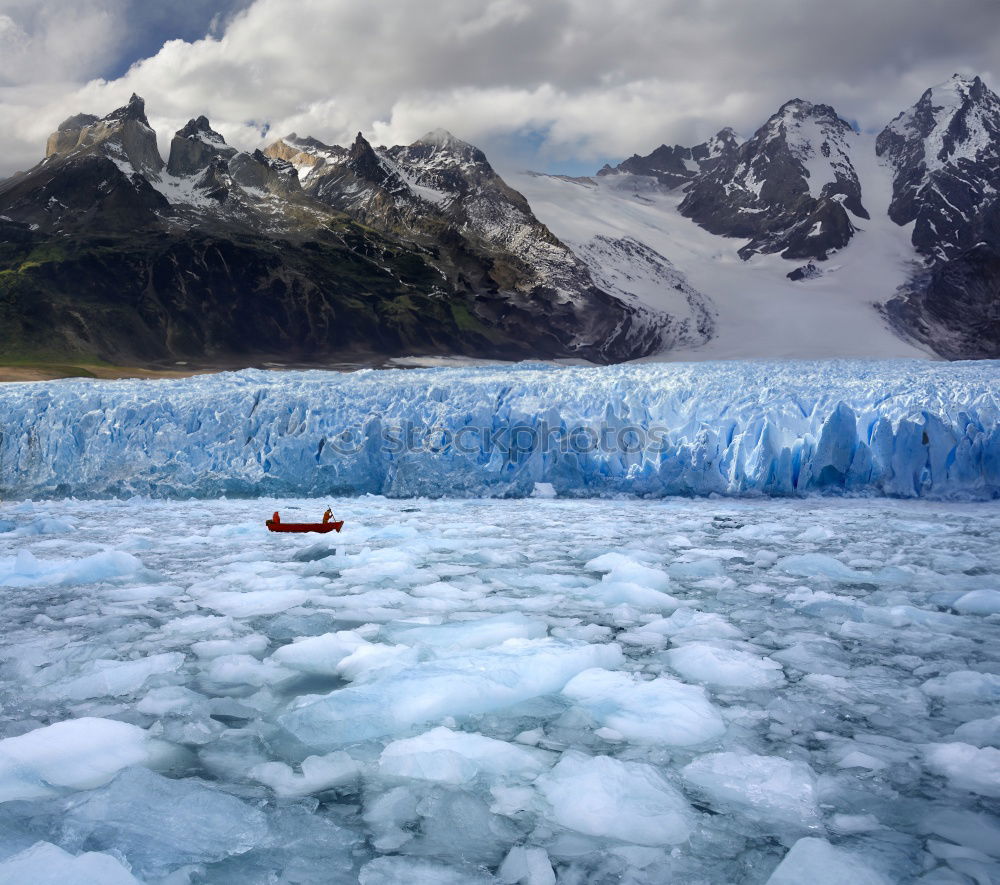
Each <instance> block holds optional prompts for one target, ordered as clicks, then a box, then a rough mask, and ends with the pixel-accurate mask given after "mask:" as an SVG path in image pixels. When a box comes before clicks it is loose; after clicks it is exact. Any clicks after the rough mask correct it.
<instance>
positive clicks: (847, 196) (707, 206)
mask: <svg viewBox="0 0 1000 885" xmlns="http://www.w3.org/2000/svg"><path fill="white" fill-rule="evenodd" d="M855 135H856V133H855V132H854V129H853V128H852V127H851V125H850V124H849V123H847V122H846V121H845V120H842V119H841V118H840V117H839V116H838V115H837V112H836V111H835V110H834V109H833V108H831V107H830V106H829V105H824V104H813V103H812V102H808V101H803V100H802V99H799V98H795V99H792V100H791V101H787V102H785V104H783V105H782V106H781V107H780V108H779V109H778V112H777V113H776V114H774V115H773V116H771V117H770V118H769V119H768V120H767V122H766V123H765V124H764V125H763V126H761V127H760V129H758V130H757V131H756V132H755V133H754V135H753V137H752V138H751V139H750V140H749V141H747V142H745V143H744V144H743V145H741V146H740V147H739V148H738V149H736V150H729V149H723V150H722V151H720V153H719V154H718V158H717V159H716V160H715V161H714V163H712V164H711V165H706V167H705V169H704V170H703V171H702V172H700V173H698V174H697V175H696V176H695V177H694V180H693V181H692V182H691V184H690V185H689V187H688V190H687V195H686V196H685V198H684V201H683V202H682V203H681V206H680V209H681V212H682V213H683V214H685V215H687V216H688V217H689V218H691V219H693V220H694V221H696V222H697V223H698V224H700V225H701V226H702V227H704V228H705V229H706V230H709V231H711V232H712V233H715V234H721V235H723V236H731V237H743V238H748V239H749V240H750V242H748V243H747V244H746V245H745V246H743V248H742V249H740V250H739V254H740V256H741V257H743V258H749V257H750V256H751V255H753V254H754V253H757V252H781V254H782V256H783V257H784V258H790V259H796V258H798V259H801V258H812V259H817V260H823V259H825V258H826V257H827V256H828V255H829V253H830V252H831V251H833V250H836V249H840V248H843V247H844V246H846V245H847V243H848V242H849V241H850V239H851V237H852V236H853V234H854V232H855V227H854V223H853V220H852V217H853V218H862V219H867V218H868V217H869V215H868V212H867V210H866V209H865V207H864V204H863V203H862V200H861V184H860V182H859V180H858V176H857V172H856V171H855V169H854V165H853V163H852V162H851V153H852V150H853V148H854V141H855ZM720 136H722V133H720ZM725 142H726V143H727V144H731V142H730V141H729V139H728V138H725Z"/></svg>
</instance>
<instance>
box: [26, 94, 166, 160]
mask: <svg viewBox="0 0 1000 885" xmlns="http://www.w3.org/2000/svg"><path fill="white" fill-rule="evenodd" d="M84 153H90V154H98V155H102V156H106V157H107V158H108V159H110V160H112V161H114V162H115V163H116V164H118V166H119V168H121V169H122V171H124V172H128V173H132V172H138V173H140V174H141V175H147V176H152V177H157V176H159V174H160V171H161V170H162V169H163V159H162V158H161V157H160V152H159V149H158V148H157V146H156V133H155V132H154V131H153V130H152V129H151V128H150V126H149V121H148V120H147V119H146V103H145V102H144V101H143V100H142V99H141V98H140V97H139V96H138V95H135V94H134V93H133V94H132V97H131V98H130V99H129V101H128V104H126V105H123V106H122V107H120V108H118V109H117V110H114V111H112V112H111V113H110V114H108V115H107V116H105V117H95V116H94V115H92V114H77V115H76V116H74V117H70V118H69V119H68V120H65V121H63V123H62V124H61V125H60V126H59V128H58V129H57V130H56V131H55V132H54V133H52V135H50V136H49V140H48V143H47V145H46V151H45V156H46V159H51V158H53V157H69V156H73V155H76V154H84Z"/></svg>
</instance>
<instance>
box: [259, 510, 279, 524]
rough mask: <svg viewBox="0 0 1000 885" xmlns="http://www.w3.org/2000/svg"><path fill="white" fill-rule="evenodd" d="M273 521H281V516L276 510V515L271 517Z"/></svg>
mask: <svg viewBox="0 0 1000 885" xmlns="http://www.w3.org/2000/svg"><path fill="white" fill-rule="evenodd" d="M259 518H260V517H258V519H259ZM271 522H281V517H280V516H278V511H277V510H275V511H274V516H272V517H271Z"/></svg>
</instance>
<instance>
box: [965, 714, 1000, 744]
mask: <svg viewBox="0 0 1000 885" xmlns="http://www.w3.org/2000/svg"><path fill="white" fill-rule="evenodd" d="M955 737H956V738H958V740H960V741H962V742H963V743H966V744H973V745H974V746H976V747H1000V716H993V717H991V718H989V719H973V720H972V721H971V722H966V723H965V724H964V725H960V726H958V728H956V729H955Z"/></svg>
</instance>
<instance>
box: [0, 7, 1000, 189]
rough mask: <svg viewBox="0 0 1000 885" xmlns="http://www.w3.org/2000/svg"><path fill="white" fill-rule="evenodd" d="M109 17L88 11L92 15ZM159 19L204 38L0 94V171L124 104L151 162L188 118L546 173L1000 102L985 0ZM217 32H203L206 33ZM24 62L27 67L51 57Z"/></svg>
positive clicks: (274, 12) (107, 44)
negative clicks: (763, 128) (985, 95)
mask: <svg viewBox="0 0 1000 885" xmlns="http://www.w3.org/2000/svg"><path fill="white" fill-rule="evenodd" d="M16 2H18V3H20V4H21V5H22V6H24V5H29V4H28V0H16ZM51 2H53V0H35V2H34V5H36V6H37V5H38V4H39V3H41V4H42V5H44V4H45V3H51ZM121 2H124V0H121ZM9 5H10V4H9V3H8V2H7V0H0V14H3V13H5V12H6V13H7V15H8V17H9V18H10V19H11V21H12V22H13V23H14V24H15V26H17V25H18V18H17V15H14V14H12V13H10V12H9V11H8V10H7V9H6V6H9ZM113 5H114V4H113V3H112V0H106V2H104V3H98V0H93V3H92V8H93V10H100V9H102V8H103V9H111V8H112V6H113ZM59 6H60V8H63V4H62V3H59ZM173 6H176V7H177V8H178V9H179V10H180V12H178V14H179V15H180V14H181V12H183V10H187V13H188V14H189V15H190V18H189V19H188V22H189V26H190V27H191V28H196V23H198V22H200V25H198V27H201V28H202V31H201V32H202V33H205V34H206V36H204V37H203V38H201V39H196V40H194V39H191V35H190V34H181V33H180V32H177V33H176V34H175V36H176V35H180V36H186V37H187V38H188V39H187V40H176V39H175V40H169V41H167V42H166V43H165V44H163V45H162V47H161V48H159V49H158V51H156V52H155V54H153V55H151V56H150V57H149V58H145V59H142V60H139V61H137V62H136V64H134V65H133V66H132V67H131V68H129V69H128V70H127V72H125V73H124V74H123V75H122V76H120V77H115V78H113V79H108V80H90V81H89V82H83V80H84V79H85V78H86V77H87V76H88V73H87V72H88V71H91V70H93V66H94V62H93V61H86V63H82V62H81V64H80V66H79V68H75V69H74V68H65V69H64V68H59V66H58V64H55V63H54V64H55V67H54V68H53V71H54V73H53V74H52V75H51V76H48V75H46V76H43V77H41V78H36V77H34V76H32V77H22V78H20V79H18V80H17V81H10V82H8V84H7V85H6V86H0V132H5V133H6V135H4V136H2V137H3V138H4V142H5V143H4V157H3V159H2V161H0V164H2V165H4V166H6V167H7V169H6V171H11V169H12V168H14V167H16V166H17V165H18V164H20V166H23V165H25V164H26V162H28V161H30V160H31V159H35V158H37V157H38V155H39V151H40V148H41V145H42V144H43V142H44V138H45V135H46V134H47V133H48V132H49V131H51V129H52V128H53V127H54V126H55V125H56V124H57V123H58V122H59V121H60V120H61V119H63V118H64V117H66V116H68V115H69V114H70V113H74V112H76V111H80V110H86V111H91V112H106V111H108V110H110V109H111V108H113V107H115V106H117V105H118V104H120V103H122V102H124V101H125V100H127V98H128V95H129V94H130V93H131V92H132V91H136V92H138V93H139V94H141V95H143V96H144V97H145V98H146V99H147V110H148V112H149V114H150V117H151V121H152V122H153V124H154V126H155V127H156V128H157V129H158V130H159V132H160V136H161V140H162V141H163V144H164V147H165V146H166V143H167V142H168V141H169V136H170V134H171V133H172V132H173V131H174V130H175V129H177V128H179V127H180V126H182V125H183V124H184V123H185V122H186V121H187V119H188V118H189V117H191V116H196V115H198V114H200V113H205V114H207V115H208V116H209V117H210V118H211V120H212V122H213V125H214V126H215V127H216V128H217V129H219V130H220V131H221V132H222V133H223V134H224V135H225V136H226V137H227V139H228V140H229V141H231V142H232V143H234V144H236V145H237V146H239V147H252V146H256V145H257V144H259V143H260V142H261V137H260V128H261V124H263V123H267V124H270V127H271V133H272V136H273V134H275V133H285V132H289V131H293V130H294V131H296V132H298V133H299V134H307V133H308V134H311V135H314V136H315V137H317V138H321V139H323V140H326V141H330V142H338V143H345V142H349V141H350V140H351V139H352V138H353V136H354V133H355V132H357V131H358V130H361V131H363V132H365V133H366V135H368V136H369V137H371V138H373V139H374V140H376V141H378V142H382V143H396V142H408V141H411V140H413V139H414V138H416V137H418V136H419V135H420V134H422V133H423V132H424V131H426V130H429V129H432V128H435V127H437V126H444V127H446V128H448V129H451V130H452V131H453V132H455V133H456V134H457V135H459V136H460V137H462V138H465V139H466V140H468V141H472V142H474V143H477V144H479V145H480V146H481V147H483V148H484V149H485V150H486V151H487V153H488V154H490V155H491V157H493V159H494V160H495V161H499V164H500V165H501V166H502V165H503V164H504V162H505V161H506V162H510V161H512V160H514V159H515V158H516V160H517V162H519V163H521V162H531V163H532V164H533V165H536V166H540V167H549V168H558V167H559V166H560V165H564V164H566V163H568V162H569V161H571V160H577V161H583V162H591V161H592V162H593V163H594V164H595V167H596V165H597V164H598V163H599V162H603V160H604V159H606V158H613V157H622V156H625V155H628V154H631V153H633V152H640V153H645V152H648V151H649V150H651V149H652V148H653V147H655V146H656V145H658V144H660V143H661V142H664V141H666V142H670V143H672V142H680V143H694V142H695V141H697V140H700V139H702V138H704V137H706V136H708V135H710V134H712V133H714V132H715V131H717V130H718V129H720V128H721V127H722V126H725V125H732V126H734V127H735V128H736V129H737V130H738V131H740V132H742V133H744V134H749V133H751V132H752V131H753V130H754V129H755V128H756V127H757V126H758V125H760V123H762V122H763V120H764V119H765V118H766V117H767V116H768V115H769V114H771V113H773V111H774V110H775V109H776V108H777V107H778V106H779V105H780V104H781V103H782V102H783V101H785V100H787V99H788V98H791V97H794V96H798V97H802V98H807V99H811V100H814V101H823V102H826V103H829V104H832V105H834V107H836V108H837V110H838V111H839V112H840V113H841V114H842V115H843V116H845V117H847V118H849V119H854V120H857V121H859V123H860V124H861V125H862V127H865V128H871V129H877V128H881V126H883V125H884V124H885V123H886V122H887V121H888V120H889V119H891V118H892V117H893V116H894V115H895V114H896V113H898V112H899V111H900V110H901V109H903V108H904V107H907V106H909V105H910V104H912V103H913V102H914V101H915V100H916V98H917V97H919V95H920V93H921V92H922V91H923V90H924V89H925V88H926V87H927V86H930V85H932V84H934V83H937V82H940V81H942V80H944V79H946V78H947V77H948V76H950V75H951V74H952V73H953V72H955V71H960V72H963V73H980V74H982V75H984V76H985V77H986V78H987V81H988V82H991V83H992V85H993V86H994V87H997V86H1000V83H998V82H997V77H995V76H994V73H996V74H1000V70H996V69H995V68H994V67H993V66H995V65H996V59H998V58H1000V28H997V27H996V24H997V7H996V2H995V0H924V2H922V3H914V2H913V0H880V3H878V4H872V3H870V0H840V2H838V3H836V4H833V3H829V2H828V0H757V2H754V3H746V2H743V0H606V2H604V3H602V4H595V3H593V2H592V0H434V2H433V3H414V2H412V0H379V2H378V3H359V2H357V0H299V2H297V3H295V4H289V3H287V2H285V0H255V2H253V3H252V4H250V5H249V6H248V7H247V8H246V9H242V10H241V9H240V7H241V4H240V3H236V2H229V3H225V4H223V3H219V2H215V3H214V4H209V3H208V2H206V0H188V2H187V3H186V4H185V3H177V4H173ZM77 8H78V9H86V8H88V7H86V6H85V5H79V4H78V6H77ZM129 8H130V9H131V6H130V7H129ZM146 8H152V5H151V4H147V7H146ZM216 13H220V14H221V15H222V18H221V19H218V20H217V21H216V24H215V31H214V32H213V33H211V34H208V31H209V27H210V24H211V22H212V17H213V15H214V14H216ZM80 14H81V15H83V13H82V12H81V13H80ZM94 14H96V12H95V13H94ZM137 14H138V13H136V12H135V11H134V10H133V11H132V13H131V15H132V16H133V19H132V20H133V21H136V20H137V19H135V16H136V15H137ZM94 20H97V19H94ZM87 21H90V19H87ZM143 21H144V22H145V24H144V25H143V27H154V25H155V22H153V19H150V18H148V17H147V18H146V19H143ZM151 22H152V23H153V24H151ZM156 27H160V26H159V25H156V26H155V27H154V31H155V30H156ZM5 28H7V29H8V30H9V25H5V24H4V19H3V18H0V47H2V46H4V45H6V44H5V43H4V42H3V41H4V40H7V39H12V40H14V41H15V42H16V41H18V40H21V39H22V38H21V37H20V36H19V35H18V34H17V33H16V32H13V31H11V33H12V34H13V35H14V36H13V37H11V38H8V37H6V36H5V34H7V32H8V31H7V30H5ZM157 33H158V32H157ZM164 33H166V32H164ZM130 34H131V32H130V31H129V32H127V33H126V35H125V36H124V37H123V36H121V35H117V36H116V32H115V28H114V26H111V27H110V28H109V31H108V33H107V34H104V35H99V36H98V37H97V38H95V44H94V45H95V46H98V47H103V48H101V50H100V51H101V52H105V53H109V54H110V53H114V52H117V51H119V48H120V46H121V45H122V42H123V41H124V42H125V43H127V42H128V41H129V40H130V39H133V40H134V38H133V37H130ZM31 39H35V38H31ZM47 39H48V38H47ZM36 45H37V46H42V47H43V49H42V50H41V58H42V59H43V63H42V65H41V66H42V67H43V68H44V67H45V65H44V59H45V58H46V57H48V56H46V53H49V54H50V55H51V53H52V52H54V50H52V51H50V50H48V49H45V48H44V46H45V44H44V43H38V44H36ZM4 57H6V53H4ZM74 77H75V78H76V80H75V81H73V78H74ZM68 81H73V82H68ZM15 161H16V162H15ZM0 171H2V170H0Z"/></svg>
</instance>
